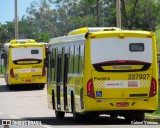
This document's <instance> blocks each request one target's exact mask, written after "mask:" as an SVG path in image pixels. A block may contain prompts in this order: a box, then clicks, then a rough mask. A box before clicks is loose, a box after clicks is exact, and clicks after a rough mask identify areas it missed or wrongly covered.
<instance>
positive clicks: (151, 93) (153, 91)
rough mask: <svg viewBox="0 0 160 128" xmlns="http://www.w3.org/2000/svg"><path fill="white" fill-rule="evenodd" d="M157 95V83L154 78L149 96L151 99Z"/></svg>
mask: <svg viewBox="0 0 160 128" xmlns="http://www.w3.org/2000/svg"><path fill="white" fill-rule="evenodd" d="M156 93H157V82H156V80H155V79H154V78H152V81H151V88H150V93H149V96H150V97H152V96H155V95H156Z"/></svg>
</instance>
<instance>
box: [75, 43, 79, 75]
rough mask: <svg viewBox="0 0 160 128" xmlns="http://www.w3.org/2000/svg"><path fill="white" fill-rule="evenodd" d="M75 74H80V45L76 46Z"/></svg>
mask: <svg viewBox="0 0 160 128" xmlns="http://www.w3.org/2000/svg"><path fill="white" fill-rule="evenodd" d="M74 73H79V45H77V46H75V54H74Z"/></svg>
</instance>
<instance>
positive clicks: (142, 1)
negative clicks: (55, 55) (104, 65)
mask: <svg viewBox="0 0 160 128" xmlns="http://www.w3.org/2000/svg"><path fill="white" fill-rule="evenodd" d="M26 11H27V13H28V16H27V17H25V16H24V17H22V19H20V20H19V38H33V39H35V40H37V41H43V42H47V41H48V40H49V39H50V38H53V37H57V36H63V35H67V33H68V32H69V31H70V30H73V29H77V28H80V27H85V26H89V27H96V26H100V27H103V26H112V27H114V26H116V1H115V0H40V1H37V2H36V1H34V2H32V3H31V4H30V7H28V8H27V10H26ZM159 15H160V1H159V0H121V17H122V28H123V29H141V30H150V31H156V29H157V26H158V25H159V22H160V17H159ZM14 33H15V32H14V22H7V23H6V24H4V25H1V32H0V41H1V42H2V43H4V42H6V41H8V40H10V39H13V38H14Z"/></svg>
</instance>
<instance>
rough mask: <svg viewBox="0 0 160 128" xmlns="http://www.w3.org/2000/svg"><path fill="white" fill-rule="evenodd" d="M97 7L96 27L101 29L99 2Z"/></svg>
mask: <svg viewBox="0 0 160 128" xmlns="http://www.w3.org/2000/svg"><path fill="white" fill-rule="evenodd" d="M96 5H97V23H96V25H97V27H99V0H97V3H96Z"/></svg>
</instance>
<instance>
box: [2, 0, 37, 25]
mask: <svg viewBox="0 0 160 128" xmlns="http://www.w3.org/2000/svg"><path fill="white" fill-rule="evenodd" d="M33 1H37V0H17V6H18V18H19V19H21V18H22V16H23V15H27V13H26V9H27V7H30V3H32V2H33ZM38 1H39V0H38ZM14 2H15V0H0V23H1V24H5V22H6V21H13V20H14V17H15V12H14V10H15V9H14Z"/></svg>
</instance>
